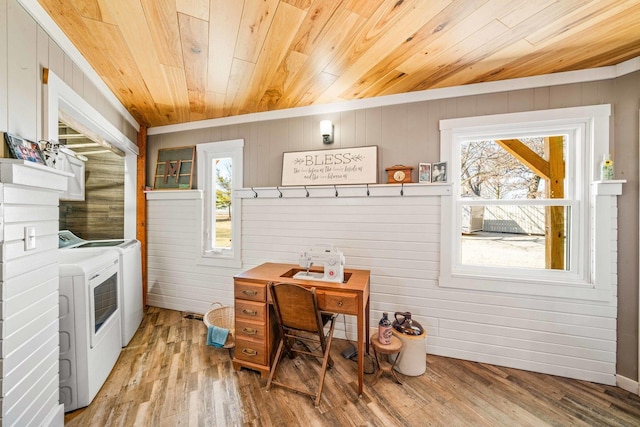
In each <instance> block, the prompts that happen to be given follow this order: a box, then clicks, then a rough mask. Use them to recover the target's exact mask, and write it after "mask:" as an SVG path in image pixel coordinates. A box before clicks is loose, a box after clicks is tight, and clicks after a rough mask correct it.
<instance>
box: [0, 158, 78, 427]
mask: <svg viewBox="0 0 640 427" xmlns="http://www.w3.org/2000/svg"><path fill="white" fill-rule="evenodd" d="M0 178H1V181H2V182H1V183H0V224H1V226H0V229H1V235H2V244H1V246H0V251H1V276H0V286H1V289H2V295H1V300H0V304H1V310H0V313H1V315H0V323H1V330H2V341H1V349H0V357H1V358H2V364H1V366H2V391H1V394H0V405H1V408H2V410H1V412H0V413H1V417H2V419H1V424H2V425H5V426H26V425H60V426H61V425H62V424H63V420H64V409H63V407H62V405H60V404H59V402H58V387H59V376H58V354H59V350H58V348H59V346H58V237H57V236H58V196H59V192H58V190H62V189H64V188H66V180H67V177H66V176H63V175H62V174H61V173H59V172H57V171H53V170H52V169H49V168H46V167H44V166H40V165H34V164H29V162H27V163H26V164H21V161H17V160H14V161H12V160H7V159H2V161H0ZM44 185H46V186H47V187H48V188H42V187H41V186H44ZM27 226H28V227H34V228H35V233H36V237H35V248H34V249H30V250H25V227H27Z"/></svg>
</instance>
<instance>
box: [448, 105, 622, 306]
mask: <svg viewBox="0 0 640 427" xmlns="http://www.w3.org/2000/svg"><path fill="white" fill-rule="evenodd" d="M609 115H610V107H609V106H608V105H601V106H593V107H576V108H567V109H561V110H546V111H534V112H529V113H512V114H502V115H495V116H482V117H471V118H463V119H450V120H442V121H441V122H440V129H441V147H440V148H441V153H442V157H443V159H442V160H444V161H447V162H448V164H449V165H450V166H449V168H450V171H449V176H450V177H451V180H450V181H451V182H452V186H453V188H452V193H451V194H452V196H451V197H450V198H443V204H442V240H441V251H442V252H441V276H440V284H441V286H448V287H460V288H468V289H484V290H495V291H500V292H517V293H530V294H536V295H551V294H553V295H563V294H567V295H569V294H571V293H572V291H567V292H564V291H562V290H560V291H559V290H558V289H559V288H562V287H566V288H575V287H576V286H578V287H585V288H591V287H593V284H594V283H595V278H594V273H593V269H592V247H593V245H594V241H593V235H594V234H593V224H592V221H591V219H592V209H591V206H590V200H591V199H590V197H591V195H590V184H591V182H592V181H593V180H594V175H593V173H594V170H595V165H596V164H597V161H596V160H595V159H597V158H601V157H602V154H603V153H607V152H608V136H609V135H608V126H609V124H608V121H609ZM598 156H599V157H598Z"/></svg>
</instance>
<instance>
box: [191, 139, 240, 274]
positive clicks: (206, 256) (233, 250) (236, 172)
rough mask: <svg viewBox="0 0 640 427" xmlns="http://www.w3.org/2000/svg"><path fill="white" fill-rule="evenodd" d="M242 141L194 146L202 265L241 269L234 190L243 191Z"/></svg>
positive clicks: (238, 209)
mask: <svg viewBox="0 0 640 427" xmlns="http://www.w3.org/2000/svg"><path fill="white" fill-rule="evenodd" d="M243 146H244V140H242V139H236V140H230V141H220V142H210V143H204V144H197V145H196V152H197V157H198V160H197V161H198V189H200V190H202V191H203V209H202V220H201V223H202V230H201V254H200V258H201V261H202V262H203V263H205V264H211V265H217V266H225V267H240V266H241V259H240V236H241V234H240V218H241V203H240V202H239V199H237V200H234V197H233V189H234V188H242V160H243V155H242V153H243Z"/></svg>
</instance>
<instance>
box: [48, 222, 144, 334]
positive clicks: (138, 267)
mask: <svg viewBox="0 0 640 427" xmlns="http://www.w3.org/2000/svg"><path fill="white" fill-rule="evenodd" d="M58 238H59V242H58V247H60V248H61V249H65V250H79V249H84V250H86V251H89V250H93V251H96V250H97V251H104V250H113V251H115V252H116V253H117V254H118V256H119V257H120V308H121V316H122V320H121V326H122V347H125V346H126V345H127V344H129V341H131V338H133V336H134V335H135V333H136V331H137V330H138V327H139V326H140V323H141V322H142V316H143V314H144V307H143V305H142V257H141V249H140V241H138V240H136V239H107V240H84V239H81V238H80V237H78V236H76V235H75V234H73V233H72V232H71V231H69V230H60V231H59V233H58Z"/></svg>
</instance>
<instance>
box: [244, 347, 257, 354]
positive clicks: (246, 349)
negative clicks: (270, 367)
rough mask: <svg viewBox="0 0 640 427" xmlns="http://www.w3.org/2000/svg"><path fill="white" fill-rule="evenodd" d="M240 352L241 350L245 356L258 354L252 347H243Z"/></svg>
mask: <svg viewBox="0 0 640 427" xmlns="http://www.w3.org/2000/svg"><path fill="white" fill-rule="evenodd" d="M242 352H243V353H244V354H246V355H247V356H257V355H258V352H257V351H255V350H252V349H250V348H243V349H242Z"/></svg>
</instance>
